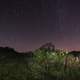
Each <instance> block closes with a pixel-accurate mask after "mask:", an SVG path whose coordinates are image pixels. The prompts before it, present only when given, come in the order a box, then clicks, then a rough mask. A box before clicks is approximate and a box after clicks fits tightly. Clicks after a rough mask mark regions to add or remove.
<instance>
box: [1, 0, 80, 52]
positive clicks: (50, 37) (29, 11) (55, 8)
mask: <svg viewBox="0 0 80 80" xmlns="http://www.w3.org/2000/svg"><path fill="white" fill-rule="evenodd" d="M49 41H50V42H53V44H54V45H55V46H56V48H63V49H70V50H71V49H76V50H80V44H79V43H80V1H79V0H2V1H1V2H0V46H9V47H12V48H15V49H16V50H17V51H28V50H33V49H36V48H38V47H40V46H41V45H42V44H44V43H46V42H49Z"/></svg>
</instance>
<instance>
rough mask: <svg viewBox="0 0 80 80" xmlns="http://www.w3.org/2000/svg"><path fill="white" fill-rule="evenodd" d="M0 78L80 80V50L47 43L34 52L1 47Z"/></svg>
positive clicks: (8, 79) (3, 79) (1, 79)
mask: <svg viewBox="0 0 80 80" xmlns="http://www.w3.org/2000/svg"><path fill="white" fill-rule="evenodd" d="M0 80H80V52H79V51H71V52H66V51H62V50H57V49H55V46H54V45H53V44H52V43H47V44H44V45H43V46H41V47H40V48H39V49H37V50H35V51H33V52H25V53H19V52H17V51H15V50H14V49H13V48H9V47H0Z"/></svg>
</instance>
